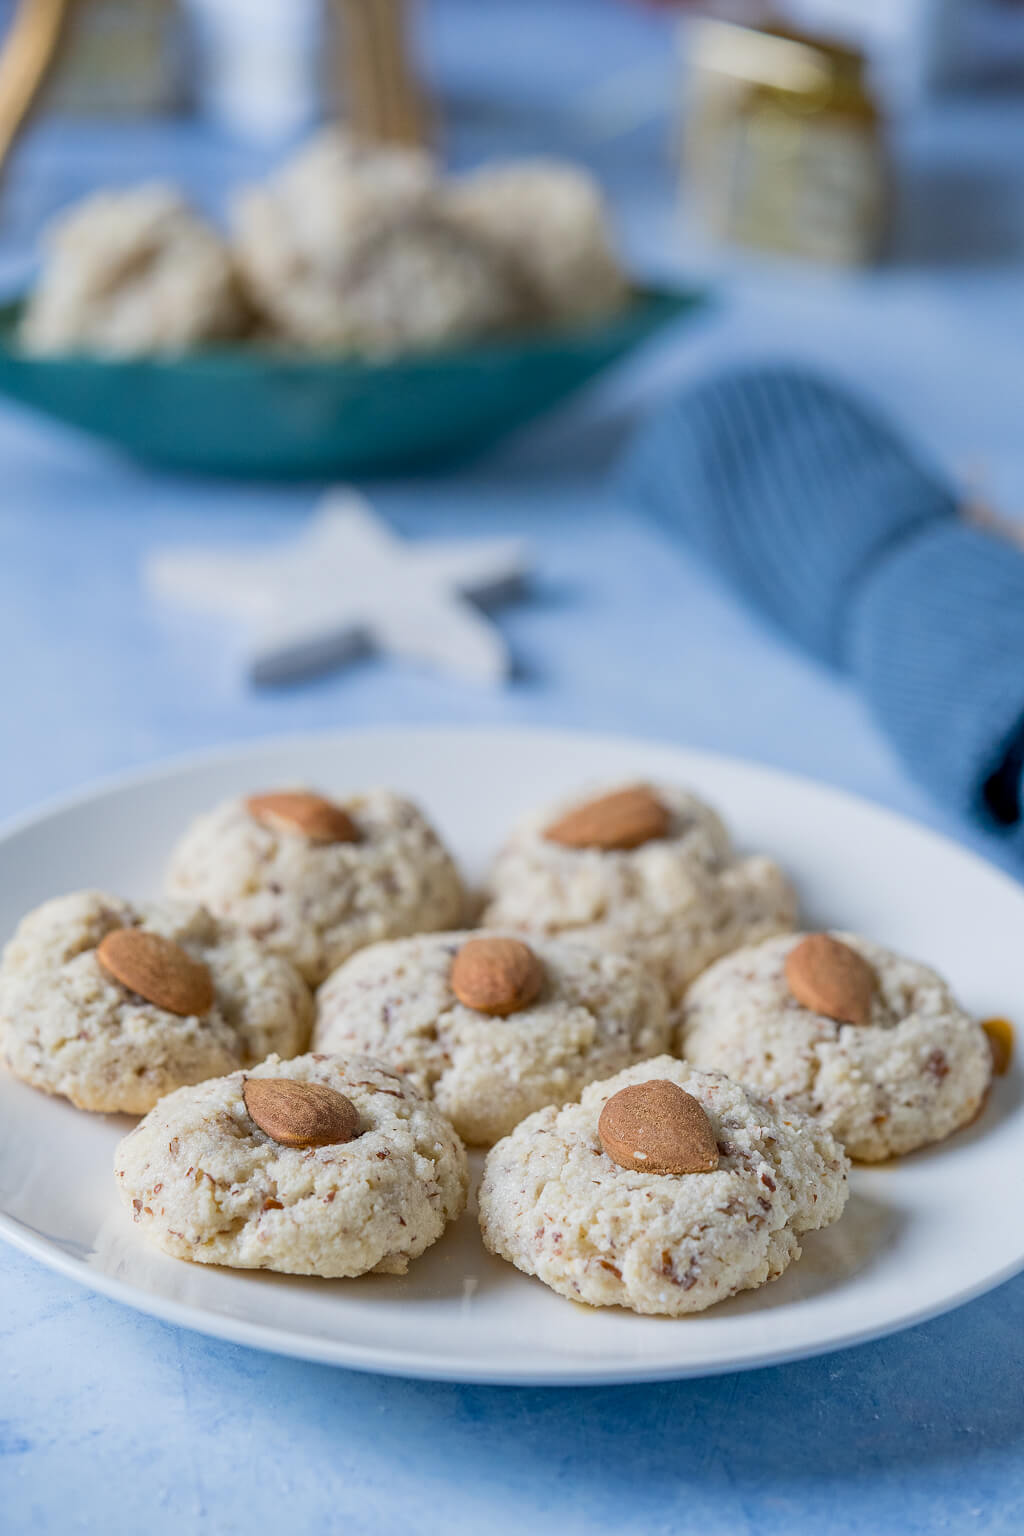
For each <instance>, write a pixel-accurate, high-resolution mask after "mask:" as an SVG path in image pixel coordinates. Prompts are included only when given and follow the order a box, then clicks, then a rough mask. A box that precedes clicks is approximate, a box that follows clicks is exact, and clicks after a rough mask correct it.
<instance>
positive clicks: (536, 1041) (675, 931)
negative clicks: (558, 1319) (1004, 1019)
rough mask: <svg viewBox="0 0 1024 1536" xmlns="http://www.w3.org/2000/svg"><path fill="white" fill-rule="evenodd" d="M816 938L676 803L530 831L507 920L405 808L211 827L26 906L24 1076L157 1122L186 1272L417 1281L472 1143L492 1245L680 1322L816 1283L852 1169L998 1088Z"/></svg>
mask: <svg viewBox="0 0 1024 1536" xmlns="http://www.w3.org/2000/svg"><path fill="white" fill-rule="evenodd" d="M500 830H501V829H498V831H499V832H500ZM474 908H475V911H476V912H478V913H479V914H480V917H479V922H478V924H477V925H476V926H471V925H470V913H471V909H474ZM797 923H798V903H797V898H796V893H795V892H794V890H793V887H792V885H791V884H790V881H789V880H788V878H787V877H786V875H785V873H784V872H783V871H782V870H781V869H780V868H779V866H778V865H777V864H776V863H774V862H773V861H772V860H770V859H768V858H766V857H763V856H760V855H756V854H754V855H740V854H739V853H737V852H736V850H735V849H734V848H733V846H732V842H731V839H730V836H729V833H728V831H727V829H726V828H725V826H724V825H723V823H722V821H721V819H720V818H719V816H718V815H717V814H716V813H715V811H714V810H713V809H712V808H711V807H710V806H708V805H707V804H705V803H704V802H703V801H702V800H700V799H699V798H698V797H697V796H695V795H694V794H692V793H690V792H689V791H687V790H686V789H684V788H682V787H680V786H676V785H671V784H648V783H643V784H626V785H617V786H610V787H607V788H602V789H601V790H599V791H593V792H588V793H584V794H580V795H578V796H576V797H573V798H570V799H569V800H566V801H562V802H559V803H558V804H555V805H551V806H548V807H544V808H541V809H539V810H537V811H536V812H533V813H531V814H530V815H528V816H526V817H525V818H524V819H523V820H522V821H521V822H520V823H519V824H518V825H517V826H516V827H514V828H513V829H512V830H511V831H510V832H509V833H508V834H507V836H506V840H505V842H504V845H503V847H502V848H501V851H500V852H499V853H498V854H497V857H496V858H495V860H494V862H493V864H492V867H491V870H490V873H489V876H488V880H487V889H486V894H485V901H484V903H483V904H482V906H481V905H480V904H479V903H473V902H471V900H470V897H469V893H468V892H467V890H466V888H465V885H464V881H463V879H462V876H461V874H460V871H459V869H458V868H457V865H456V863H455V861H454V859H453V858H452V856H451V854H450V853H449V852H448V850H447V848H446V847H445V845H444V843H443V841H442V839H441V837H440V836H439V835H438V833H437V831H436V830H435V828H434V827H433V826H432V825H431V824H430V822H429V821H428V819H427V818H426V817H425V815H424V814H423V812H422V811H421V810H420V809H419V808H418V807H417V806H416V805H415V804H413V803H412V802H410V801H409V800H408V799H407V798H406V797H405V796H403V795H401V794H398V793H395V792H393V791H390V790H384V789H374V790H369V791H366V792H365V793H360V794H354V795H346V796H337V797H335V796H328V795H325V794H322V793H318V792H314V791H312V790H310V789H305V788H294V789H293V788H289V789H280V790H269V791H260V792H258V793H251V794H249V795H247V796H242V797H239V798H237V799H233V800H231V801H229V802H227V803H225V804H223V805H220V806H217V807H215V808H213V809H211V810H210V811H209V812H207V813H206V814H204V815H202V816H200V817H199V818H198V820H197V821H196V822H195V823H194V824H193V825H192V826H191V827H189V828H186V829H184V831H183V836H182V837H181V840H180V841H179V843H178V844H177V847H176V849H175V852H174V854H173V857H172V859H171V863H170V868H169V870H168V873H167V880H166V894H165V896H164V897H163V898H161V899H159V900H156V901H153V902H147V903H139V902H129V901H127V900H124V899H122V898H120V897H118V896H116V895H111V894H108V893H104V892H99V891H92V890H88V891H81V892H77V893H75V894H73V895H69V896H58V897H57V898H55V899H54V900H51V901H49V902H47V903H45V904H44V905H43V906H42V907H39V908H37V909H36V910H35V911H34V912H31V913H29V914H28V915H27V916H26V917H25V918H24V919H23V920H22V922H21V924H20V926H19V928H18V930H17V932H16V934H15V935H14V937H13V938H12V940H11V941H10V943H9V944H8V946H7V949H6V951H5V952H4V957H3V962H2V966H0V1051H2V1054H3V1058H4V1060H5V1061H6V1064H7V1066H8V1068H9V1069H10V1071H11V1072H13V1073H14V1074H15V1075H16V1076H17V1077H19V1078H21V1079H23V1080H24V1081H26V1082H28V1083H30V1084H32V1085H33V1086H35V1087H37V1088H39V1089H42V1090H43V1091H45V1092H48V1093H52V1094H59V1095H62V1096H64V1097H65V1098H67V1099H69V1100H71V1102H72V1103H73V1104H75V1105H76V1106H78V1107H79V1108H80V1109H81V1110H83V1111H94V1112H104V1113H126V1114H131V1115H135V1116H141V1117H142V1118H141V1119H139V1121H138V1124H137V1125H136V1126H135V1128H134V1129H132V1130H131V1131H129V1133H128V1134H127V1135H126V1136H125V1137H124V1138H123V1140H122V1141H121V1142H120V1145H119V1146H118V1148H117V1152H116V1156H115V1165H114V1174H115V1182H116V1185H117V1188H118V1191H119V1194H120V1197H121V1199H122V1201H123V1204H124V1207H125V1210H126V1219H130V1220H132V1221H134V1222H135V1223H136V1224H137V1226H138V1227H139V1229H140V1231H141V1232H142V1233H143V1234H145V1236H146V1237H148V1238H149V1239H151V1240H152V1241H153V1242H155V1243H157V1244H158V1245H159V1246H160V1247H161V1248H162V1249H163V1250H164V1251H165V1252H167V1253H169V1254H171V1255H173V1256H174V1257H176V1258H178V1259H182V1260H189V1261H192V1262H196V1263H206V1264H219V1265H227V1266H231V1267H234V1268H243V1269H253V1270H260V1269H268V1270H276V1271H281V1272H284V1273H290V1274H302V1275H317V1276H323V1277H328V1278H341V1277H354V1276H357V1275H362V1274H366V1273H370V1272H374V1273H381V1274H402V1273H404V1272H405V1271H406V1270H407V1268H408V1266H409V1265H410V1263H412V1262H413V1261H414V1260H415V1259H416V1258H417V1257H419V1255H421V1254H422V1253H423V1252H424V1251H425V1250H426V1249H427V1248H428V1247H430V1246H431V1245H433V1244H434V1243H436V1242H438V1241H441V1240H443V1238H444V1234H445V1231H446V1229H447V1227H448V1226H449V1224H450V1223H452V1222H453V1221H454V1220H456V1219H457V1218H458V1217H459V1216H460V1215H461V1214H462V1213H463V1211H464V1209H465V1207H466V1204H467V1198H468V1194H469V1184H470V1171H469V1170H470V1164H469V1160H468V1157H467V1151H466V1148H467V1146H469V1147H472V1148H478V1149H481V1151H482V1153H483V1171H482V1177H481V1181H480V1184H479V1190H478V1200H477V1206H478V1216H479V1225H480V1231H481V1234H482V1238H483V1242H484V1244H485V1246H486V1247H487V1249H488V1250H490V1252H492V1253H493V1254H496V1255H498V1256H499V1257H500V1258H501V1259H503V1260H506V1261H507V1262H508V1263H510V1264H512V1265H514V1266H515V1267H516V1268H518V1269H519V1270H521V1271H523V1272H524V1273H525V1274H527V1275H531V1276H535V1277H537V1278H538V1279H539V1280H540V1281H542V1282H543V1283H544V1284H546V1285H547V1286H549V1287H550V1288H551V1289H552V1290H554V1291H556V1292H557V1293H559V1294H561V1295H563V1296H566V1297H568V1298H570V1299H572V1300H576V1301H581V1302H585V1303H589V1304H590V1305H593V1306H622V1307H626V1308H630V1309H632V1310H634V1311H636V1312H641V1313H649V1314H662V1315H669V1316H680V1315H684V1314H686V1313H692V1312H698V1311H701V1310H703V1309H704V1308H707V1307H709V1306H711V1305H712V1304H714V1303H716V1302H719V1301H722V1300H724V1299H726V1298H727V1297H729V1296H732V1295H734V1294H736V1293H737V1292H739V1291H742V1290H745V1289H749V1288H752V1287H757V1286H760V1285H763V1284H764V1283H765V1282H767V1281H769V1280H771V1279H774V1278H775V1277H777V1276H778V1275H780V1274H781V1273H782V1272H783V1271H784V1270H785V1269H786V1268H787V1267H788V1265H789V1264H790V1263H791V1262H793V1261H794V1260H796V1259H798V1258H799V1256H800V1239H801V1235H802V1234H803V1233H805V1232H808V1231H813V1230H815V1229H819V1228H822V1227H825V1226H828V1225H830V1224H831V1223H832V1222H835V1221H837V1220H838V1219H840V1217H841V1216H842V1213H843V1209H844V1206H845V1204H846V1200H847V1196H848V1174H849V1168H850V1160H851V1159H855V1160H864V1161H878V1160H882V1159H887V1158H891V1157H895V1156H903V1155H906V1154H907V1153H909V1152H912V1151H914V1150H915V1149H917V1148H920V1147H922V1146H925V1145H928V1144H929V1143H932V1142H936V1141H939V1140H941V1139H943V1138H945V1137H947V1136H949V1135H951V1134H952V1133H953V1132H955V1131H956V1130H958V1129H959V1128H960V1127H962V1126H964V1125H966V1124H968V1123H969V1122H970V1121H971V1120H972V1119H974V1118H975V1116H976V1115H977V1114H978V1112H979V1110H980V1109H981V1107H982V1105H983V1103H984V1100H985V1095H986V1093H987V1091H988V1087H989V1082H990V1079H991V1075H992V1071H993V1051H992V1048H991V1046H990V1041H989V1038H988V1036H987V1034H986V1032H985V1030H984V1029H983V1028H982V1026H981V1025H980V1024H979V1023H978V1022H977V1021H976V1020H974V1019H972V1018H971V1017H970V1016H969V1015H968V1014H967V1013H965V1012H964V1010H963V1009H962V1008H961V1007H960V1006H959V1004H958V1003H957V1001H956V999H955V998H954V996H953V995H952V993H951V991H950V989H949V987H948V986H947V985H946V983H945V982H944V981H943V980H942V978H941V977H940V976H939V975H937V974H936V973H935V972H934V971H932V970H931V969H929V968H928V967H927V966H925V965H923V964H920V963H918V962H917V961H915V960H911V959H909V958H906V957H904V956H901V955H898V954H895V953H893V952H892V951H890V950H888V949H886V948H884V947H882V945H881V944H879V943H878V942H875V941H874V940H869V939H866V938H863V937H861V936H859V935H856V934H851V933H845V932H834V933H833V932H830V933H814V932H812V933H805V932H801V931H798V929H797Z"/></svg>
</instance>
